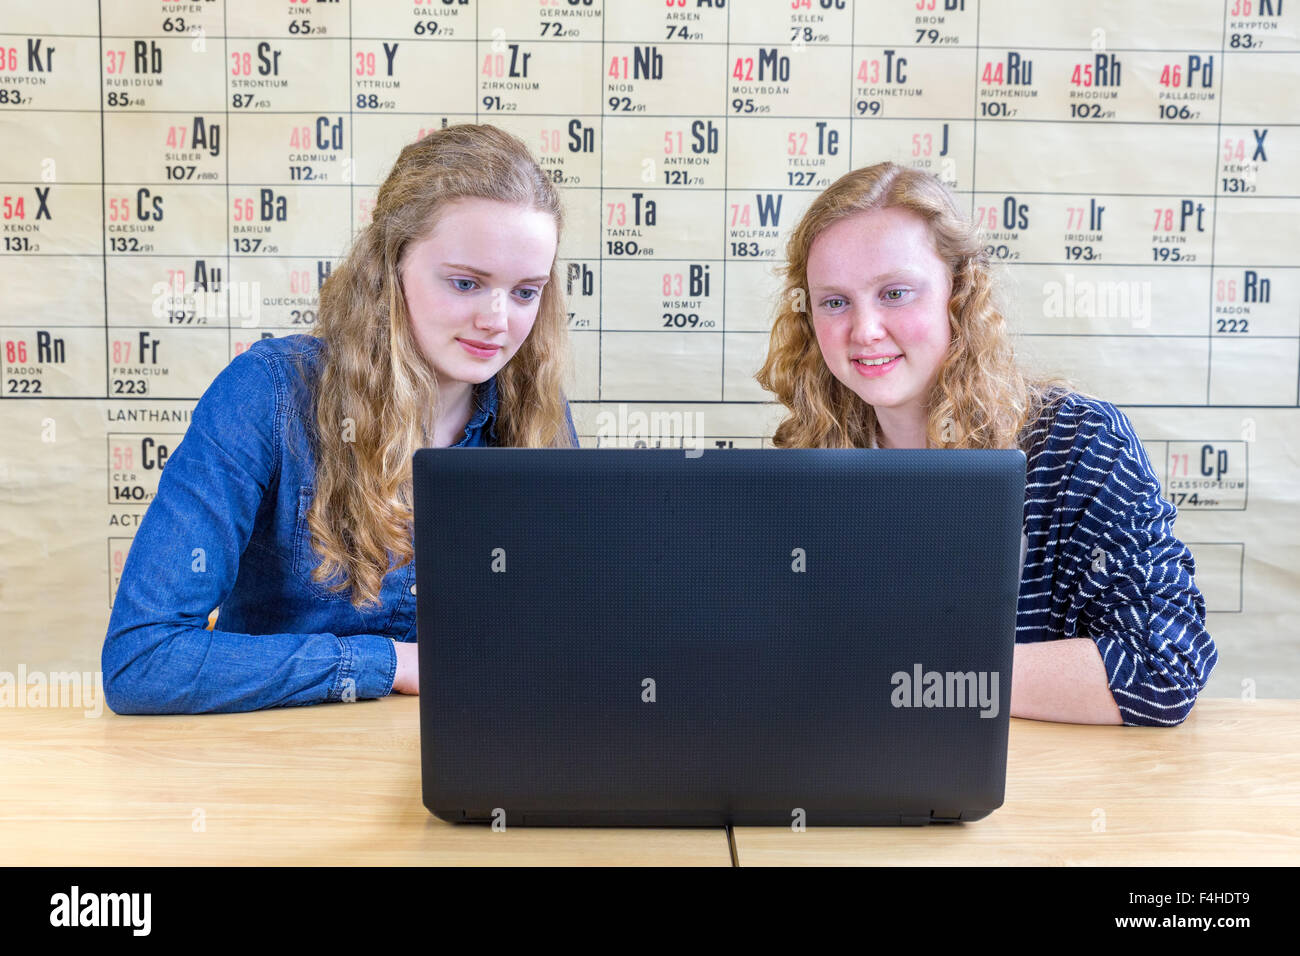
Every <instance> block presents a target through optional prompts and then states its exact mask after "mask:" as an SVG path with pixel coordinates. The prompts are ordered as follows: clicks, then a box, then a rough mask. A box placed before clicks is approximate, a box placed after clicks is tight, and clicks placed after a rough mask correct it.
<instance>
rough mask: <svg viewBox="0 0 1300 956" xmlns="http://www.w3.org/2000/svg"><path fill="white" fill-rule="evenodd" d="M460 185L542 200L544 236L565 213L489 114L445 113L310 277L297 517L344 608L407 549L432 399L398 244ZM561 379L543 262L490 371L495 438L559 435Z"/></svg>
mask: <svg viewBox="0 0 1300 956" xmlns="http://www.w3.org/2000/svg"><path fill="white" fill-rule="evenodd" d="M462 198H480V199H492V200H497V201H499V202H503V203H509V204H511V205H518V206H525V207H528V208H531V209H536V210H539V211H543V212H546V213H549V214H550V215H551V216H552V217H554V219H555V231H556V236H557V239H558V237H559V236H560V234H561V231H562V229H563V226H564V215H563V210H562V207H561V203H560V197H559V194H558V192H557V191H556V189H555V186H554V185H553V183H552V182H551V180H550V179H549V178H547V176H546V175H545V174H544V173H543V172H542V171H541V169H540V168H539V167H538V165H537V163H536V161H535V160H534V159H533V157H532V155H531V154H530V153H529V151H528V148H527V146H525V145H524V143H523V142H522V141H520V140H519V139H518V138H517V137H515V136H512V135H511V134H510V133H507V132H505V131H504V130H501V129H498V128H496V127H494V126H488V125H477V124H460V125H455V126H447V127H444V128H442V129H439V130H435V131H433V132H432V133H429V134H428V135H426V136H424V137H423V138H422V139H420V140H418V141H416V142H414V143H411V144H409V145H407V146H406V147H405V148H404V149H403V150H402V151H401V153H400V154H399V155H398V157H397V161H396V162H395V163H394V164H393V168H392V171H391V172H390V173H389V174H388V177H387V179H385V180H384V183H383V185H382V186H380V187H379V194H378V197H377V199H376V202H375V207H374V213H373V215H372V218H371V220H370V223H369V225H367V226H366V227H365V228H364V229H362V230H361V232H360V233H359V234H358V235H357V237H356V239H355V241H354V242H353V244H352V248H351V250H350V251H349V253H348V255H347V256H346V258H345V259H344V260H343V262H342V263H341V264H340V265H338V266H337V267H336V268H335V269H334V270H333V272H332V273H331V274H330V276H329V278H328V279H327V280H326V281H325V283H324V285H323V286H322V287H321V291H320V308H319V317H318V320H317V324H316V327H315V329H314V335H315V336H316V337H317V338H319V339H320V340H321V341H322V343H323V347H322V349H321V359H320V363H319V372H318V376H317V377H316V380H315V383H314V384H315V388H314V389H313V397H314V406H315V414H314V428H313V429H312V430H311V440H312V443H313V447H314V450H315V452H316V485H315V496H314V498H313V500H312V504H311V508H310V511H309V512H308V518H307V523H308V526H309V528H310V531H311V537H312V542H313V546H314V547H315V548H316V550H317V551H318V552H319V553H320V555H321V562H320V564H319V565H318V566H317V567H316V569H315V570H314V571H313V573H312V580H314V581H316V582H318V583H324V582H326V581H329V580H330V579H332V578H335V577H336V576H338V577H339V578H340V580H338V581H337V582H334V583H330V584H328V585H327V586H328V588H329V589H330V590H331V591H334V592H336V593H339V592H342V591H344V590H347V589H349V588H350V589H351V595H350V598H351V602H352V604H353V606H354V607H358V608H360V607H361V606H362V605H363V604H365V605H370V606H375V605H378V604H379V592H380V588H381V586H382V583H383V578H384V576H385V575H386V574H387V573H388V572H389V571H390V570H393V569H396V568H401V567H404V566H405V565H406V564H407V563H409V562H410V561H411V559H412V557H413V546H412V537H411V536H412V528H413V523H412V521H413V514H412V504H413V497H412V488H411V458H412V456H413V455H414V454H415V452H416V450H417V449H419V448H422V447H426V446H428V445H429V444H431V440H432V435H433V434H434V425H435V423H436V421H437V417H438V414H439V413H440V411H441V407H440V404H439V390H438V383H437V378H436V375H435V373H434V370H433V368H432V366H430V364H429V363H428V360H427V359H426V358H425V357H424V354H423V352H422V351H421V350H420V348H419V346H418V344H417V343H416V341H415V337H414V334H413V332H412V329H411V321H410V315H409V313H408V311H407V303H406V297H405V294H404V292H403V290H402V284H401V279H400V275H401V273H400V268H401V265H402V261H403V256H404V254H405V253H406V250H407V249H408V248H409V247H410V246H411V245H412V244H413V243H414V242H416V241H418V240H420V239H422V238H424V237H425V236H427V235H428V234H430V233H431V232H432V231H433V229H434V227H435V226H436V225H437V223H438V222H439V220H440V218H441V215H442V213H443V212H444V210H445V209H446V208H447V206H448V204H450V203H453V202H455V201H456V200H458V199H462ZM299 367H300V369H302V371H303V373H304V375H305V376H306V375H308V374H309V371H308V370H307V369H306V368H305V367H303V364H302V363H301V362H300V363H299ZM571 380H572V360H571V358H570V353H569V342H568V328H567V315H566V311H565V303H564V296H563V292H562V291H561V288H560V275H559V265H558V263H557V262H552V264H551V270H550V279H549V281H548V282H547V283H546V285H545V286H544V287H543V289H542V293H541V297H540V303H539V305H538V309H537V318H536V321H535V322H534V324H533V327H532V330H531V331H530V333H529V335H528V337H527V338H526V339H525V340H524V343H523V344H522V345H521V346H520V347H519V350H518V352H517V353H516V355H515V356H514V357H513V358H512V359H511V360H510V362H509V363H508V364H507V365H506V366H505V367H504V368H502V369H501V371H500V372H498V373H497V375H496V381H497V400H498V413H497V420H496V437H497V441H498V443H499V444H501V445H509V446H515V447H529V448H536V447H553V446H567V445H570V444H571V438H570V434H569V427H568V419H567V417H566V404H565V399H564V394H563V393H564V388H565V386H566V384H568V383H569V382H570V381H571ZM348 420H350V427H346V428H345V425H349V421H348ZM390 553H391V555H392V557H393V561H392V562H391V564H390V560H389V558H390Z"/></svg>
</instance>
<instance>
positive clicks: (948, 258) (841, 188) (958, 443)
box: [755, 163, 1086, 452]
mask: <svg viewBox="0 0 1300 956" xmlns="http://www.w3.org/2000/svg"><path fill="white" fill-rule="evenodd" d="M892 207H897V208H902V209H908V210H911V211H912V212H914V213H916V214H917V215H919V216H920V217H921V218H922V219H924V220H925V221H926V223H927V224H928V225H929V228H930V236H931V237H932V239H933V242H934V248H935V251H936V253H937V254H938V256H939V258H940V259H942V260H944V262H946V263H947V264H948V267H949V269H950V270H951V274H952V295H951V296H950V298H949V300H948V321H949V326H950V328H951V332H952V341H951V343H950V344H949V346H948V352H947V355H946V356H945V358H944V361H943V365H942V367H941V368H940V371H939V377H938V380H937V381H936V383H935V386H934V389H933V390H932V393H931V396H930V400H929V402H928V411H927V419H928V420H927V423H926V446H927V447H929V448H1020V449H1021V450H1022V451H1025V452H1028V448H1027V447H1026V445H1027V442H1028V429H1027V427H1026V426H1028V425H1032V424H1033V423H1034V422H1035V421H1037V420H1038V417H1039V415H1040V413H1041V412H1042V411H1043V410H1044V409H1045V408H1046V407H1047V406H1048V405H1049V404H1050V403H1051V402H1052V401H1053V400H1055V399H1056V398H1058V397H1060V395H1061V393H1062V392H1063V391H1075V392H1078V391H1079V389H1078V388H1077V387H1076V386H1075V385H1074V384H1073V383H1072V382H1070V381H1068V380H1066V379H1062V378H1040V379H1033V380H1031V379H1029V378H1027V377H1026V376H1025V374H1024V373H1023V372H1022V371H1021V369H1020V367H1019V365H1018V363H1017V361H1016V357H1015V350H1014V348H1013V346H1012V344H1011V341H1010V338H1009V335H1008V332H1007V323H1006V320H1005V319H1004V318H1003V315H1002V309H1001V308H1000V307H999V305H998V303H997V291H996V289H995V283H994V280H993V275H992V273H991V271H990V263H989V257H988V253H987V251H986V250H985V248H984V245H983V242H982V238H981V236H980V234H979V231H978V230H977V229H976V228H975V227H974V226H972V224H971V222H970V219H969V218H968V217H967V216H965V215H964V214H963V213H962V212H961V211H960V209H959V207H958V205H957V202H956V200H955V199H954V197H953V195H952V193H950V192H949V191H948V189H947V187H946V186H944V184H943V183H942V182H940V181H939V180H938V179H937V178H935V177H934V176H932V175H930V174H929V173H926V172H923V171H922V170H918V169H912V168H910V167H905V166H899V165H898V164H896V163H877V164H876V165H875V166H865V167H863V168H861V169H855V170H853V171H852V172H849V173H846V174H845V175H843V176H841V177H840V178H839V179H838V180H836V181H835V182H834V183H832V184H831V185H830V186H829V187H828V188H827V189H826V190H825V191H824V192H823V193H821V195H819V196H818V197H817V198H816V199H815V200H813V202H812V205H810V206H809V207H808V210H807V211H806V212H805V213H804V215H803V217H802V218H801V219H800V220H799V223H798V224H797V225H796V226H795V228H794V230H793V232H792V234H791V237H790V241H789V243H788V245H787V248H786V264H785V266H784V267H783V268H781V269H779V270H778V274H780V275H782V276H783V277H784V287H783V289H782V293H781V300H780V302H779V304H778V305H777V311H776V316H775V318H774V320H773V323H772V333H771V338H770V340H769V343H768V353H767V360H766V361H765V362H764V363H763V367H762V368H761V369H759V371H758V373H757V374H756V375H755V378H756V379H757V380H758V382H759V384H760V385H762V386H763V387H764V388H765V389H767V390H768V391H770V392H772V393H774V394H775V395H776V397H777V399H778V400H779V401H780V402H781V404H783V405H784V406H785V407H786V408H787V409H788V410H789V414H788V415H787V416H786V417H785V418H784V419H783V420H782V421H781V423H780V424H779V425H778V426H777V429H776V433H775V434H774V436H773V439H772V441H773V444H775V445H776V446H777V447H778V448H869V447H872V446H876V445H879V438H878V436H879V424H878V421H877V418H876V413H875V410H874V409H873V408H872V406H871V405H869V404H867V403H866V402H864V401H863V400H862V399H861V398H860V397H859V396H858V395H857V394H856V393H855V392H854V391H853V390H852V389H850V388H849V387H848V386H847V385H845V384H844V383H843V382H841V381H840V380H839V379H837V378H836V377H835V376H834V375H833V374H832V373H831V370H830V369H829V368H828V367H827V366H826V362H825V359H824V358H823V357H822V354H821V349H820V347H819V346H818V344H817V335H816V332H815V331H814V328H813V319H812V314H811V311H810V310H809V308H808V254H809V251H810V250H811V249H812V244H813V240H814V239H816V238H817V236H818V235H819V234H820V233H821V232H822V230H824V229H826V228H827V227H829V226H831V225H833V224H834V223H836V222H839V221H840V220H842V219H846V218H848V217H849V216H853V215H856V214H858V213H862V212H867V211H869V210H874V209H887V208H892ZM1084 394H1086V393H1084Z"/></svg>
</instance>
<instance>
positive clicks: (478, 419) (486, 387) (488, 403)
mask: <svg viewBox="0 0 1300 956" xmlns="http://www.w3.org/2000/svg"><path fill="white" fill-rule="evenodd" d="M485 424H486V425H487V426H488V434H489V435H490V436H491V438H492V443H493V444H496V438H497V431H496V428H497V377H496V376H495V375H493V376H492V377H491V378H489V379H488V380H487V381H486V382H480V383H479V384H477V385H475V386H474V415H473V417H471V418H470V420H469V423H468V424H467V425H466V426H465V437H466V438H469V437H470V436H471V435H472V434H473V433H474V432H475V431H477V430H478V429H480V428H482V427H483V426H484V425H485Z"/></svg>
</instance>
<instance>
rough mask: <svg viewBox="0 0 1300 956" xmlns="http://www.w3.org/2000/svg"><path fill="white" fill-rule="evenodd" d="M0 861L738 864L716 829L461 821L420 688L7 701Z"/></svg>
mask: <svg viewBox="0 0 1300 956" xmlns="http://www.w3.org/2000/svg"><path fill="white" fill-rule="evenodd" d="M0 864H8V865H39V866H73V865H76V866H107V865H128V866H133V865H172V864H181V865H212V864H216V865H225V864H244V865H259V866H262V865H334V864H341V865H357V864H364V865H382V864H400V865H404V866H412V865H422V864H429V865H439V866H447V865H474V864H488V865H529V864H545V865H585V864H652V865H660V866H662V865H689V866H730V865H731V851H730V847H729V846H728V843H727V833H726V830H724V829H723V828H721V827H718V828H716V829H694V830H688V829H626V830H614V829H551V828H536V827H534V828H527V827H514V828H511V827H509V826H507V828H506V829H505V830H504V831H501V832H493V831H492V830H491V828H489V827H487V826H479V825H462V826H456V825H453V824H450V823H444V822H443V821H441V820H439V819H438V818H437V817H435V816H434V815H433V814H431V813H430V812H429V811H428V810H426V809H425V808H424V805H423V804H422V803H421V802H420V719H419V698H417V697H404V696H400V695H399V696H393V697H386V698H383V699H381V700H370V701H358V702H357V703H353V704H322V705H318V706H313V707H289V708H276V709H270V710H262V711H254V712H252V713H244V714H203V715H196V716H188V715H187V716H147V717H143V716H133V717H127V716H120V715H118V714H114V713H112V712H111V711H108V710H107V709H105V710H104V711H103V713H102V716H100V717H97V718H96V717H86V716H84V715H83V711H82V710H79V709H71V708H66V709H40V708H36V709H29V708H12V707H6V708H0Z"/></svg>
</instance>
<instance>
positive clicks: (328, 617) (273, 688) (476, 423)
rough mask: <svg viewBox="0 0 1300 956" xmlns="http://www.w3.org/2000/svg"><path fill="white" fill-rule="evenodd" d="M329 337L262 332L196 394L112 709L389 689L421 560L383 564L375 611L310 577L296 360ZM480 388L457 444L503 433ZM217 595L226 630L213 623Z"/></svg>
mask: <svg viewBox="0 0 1300 956" xmlns="http://www.w3.org/2000/svg"><path fill="white" fill-rule="evenodd" d="M320 347H321V340H320V339H317V338H315V337H314V336H310V335H290V336H287V337H283V338H266V339H262V340H260V341H258V342H256V343H254V344H253V346H252V347H251V348H249V349H248V351H246V352H244V353H242V354H240V355H238V356H236V357H235V359H234V360H233V361H231V362H230V364H229V365H227V366H226V367H225V368H224V369H223V370H222V371H221V372H220V373H219V374H218V375H217V377H216V378H215V379H214V380H213V381H212V384H211V385H209V386H208V388H207V390H206V391H205V392H204V393H203V396H202V397H201V398H200V399H199V403H198V405H197V406H196V407H195V409H194V414H193V416H192V417H191V420H190V425H189V428H188V430H187V431H186V432H185V436H184V439H183V440H182V441H181V443H180V445H178V446H177V448H176V450H175V451H173V452H172V454H171V455H170V457H169V458H168V460H167V464H166V466H165V467H164V468H163V472H162V475H161V477H160V479H159V482H158V493H157V494H156V496H155V497H154V499H153V501H151V502H150V504H149V508H148V510H147V511H146V512H145V515H144V517H143V518H142V519H141V521H140V525H139V528H138V529H137V530H136V535H135V539H134V541H133V543H132V545H131V550H130V552H129V553H128V555H127V559H126V565H125V567H124V568H123V570H122V577H121V580H120V582H119V584H118V589H117V595H116V598H115V600H114V603H113V610H112V614H111V616H110V617H109V622H108V633H107V635H106V636H105V639H104V649H103V655H102V665H103V670H104V694H105V699H106V702H107V703H108V706H109V707H110V708H111V709H112V710H114V711H116V712H117V713H119V714H174V713H202V712H226V711H243V710H257V709H259V708H263V707H277V706H291V705H301V704H315V703H320V702H322V701H332V700H344V699H354V698H355V699H359V698H367V697H382V696H384V695H386V694H388V693H391V691H392V687H393V678H394V676H395V674H396V671H397V653H396V651H395V650H394V645H393V642H394V641H414V640H415V638H416V633H415V594H414V590H415V562H414V560H412V561H411V562H410V563H408V564H407V565H406V566H405V567H403V568H399V569H396V570H393V571H390V572H389V573H388V574H387V575H386V576H385V577H384V579H383V585H382V588H381V590H380V595H379V597H380V602H381V603H380V605H379V606H378V607H377V608H374V609H370V610H357V609H356V608H354V607H353V606H352V604H351V602H350V601H349V600H348V596H347V593H346V592H344V593H342V594H334V593H331V592H330V591H329V590H328V589H327V588H326V587H325V586H324V585H323V584H317V583H315V582H313V581H312V580H311V572H312V569H313V568H314V567H315V566H316V565H317V564H318V563H319V558H318V556H317V555H316V554H315V553H314V552H313V551H312V548H311V544H310V535H309V532H308V529H307V509H308V507H309V506H310V504H311V500H312V495H313V494H314V485H315V475H316V462H315V458H314V456H313V453H312V450H311V447H310V444H309V442H308V438H307V436H308V429H309V428H310V427H311V423H312V421H313V420H314V418H313V412H312V406H311V401H310V397H311V393H310V390H309V386H308V384H307V383H305V382H304V381H303V379H302V377H301V375H300V374H299V373H298V370H297V369H296V368H295V366H294V363H293V362H292V361H291V359H292V357H293V355H295V354H297V355H299V356H301V357H302V358H303V359H304V360H305V361H306V363H307V365H308V366H309V367H310V368H312V369H314V368H315V365H316V362H317V361H318V359H319V354H320ZM474 397H475V406H476V407H475V412H474V415H473V416H472V417H471V418H470V421H469V423H468V424H467V425H466V427H465V436H464V438H462V439H461V440H460V441H459V442H457V444H456V446H455V447H458V448H459V447H470V446H486V445H495V444H497V436H496V416H497V388H496V378H495V376H494V377H493V378H490V379H488V380H487V381H486V382H484V383H482V384H481V385H478V386H476V387H475V392H474ZM567 411H568V409H567V404H566V412H567ZM568 414H569V430H570V437H571V440H572V442H573V444H574V445H575V446H576V445H577V444H578V439H577V433H576V432H575V431H574V429H573V417H572V413H568ZM390 563H391V562H390ZM218 606H219V607H220V612H219V614H218V619H217V623H216V629H215V630H211V631H209V630H206V627H207V623H208V616H209V614H210V613H211V612H212V609H213V608H215V607H218Z"/></svg>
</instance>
